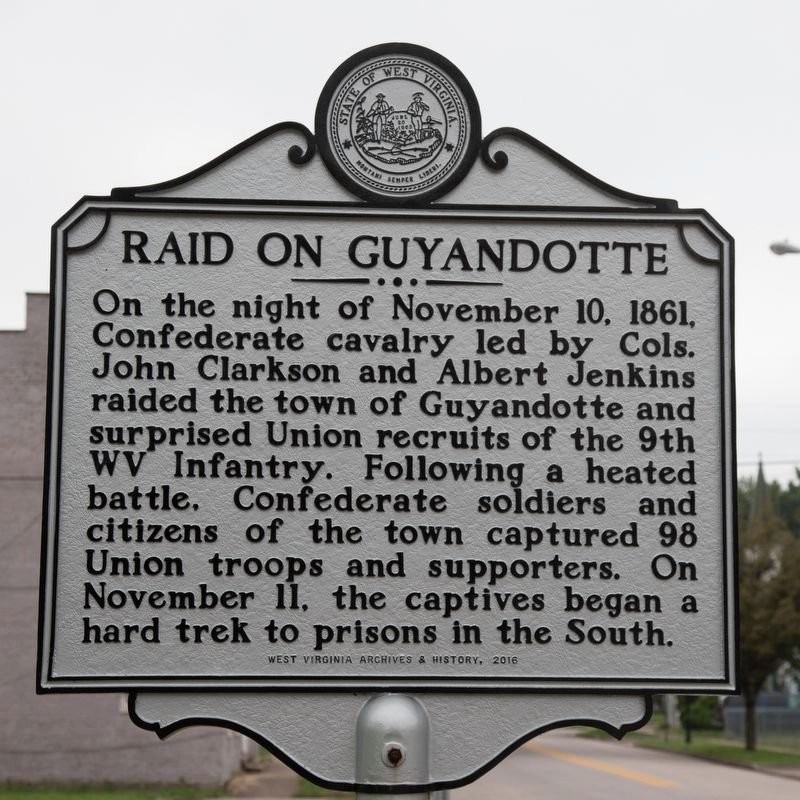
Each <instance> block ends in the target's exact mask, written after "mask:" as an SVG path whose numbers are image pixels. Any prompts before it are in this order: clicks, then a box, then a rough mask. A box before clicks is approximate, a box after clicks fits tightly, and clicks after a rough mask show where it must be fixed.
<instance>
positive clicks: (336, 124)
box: [316, 44, 481, 205]
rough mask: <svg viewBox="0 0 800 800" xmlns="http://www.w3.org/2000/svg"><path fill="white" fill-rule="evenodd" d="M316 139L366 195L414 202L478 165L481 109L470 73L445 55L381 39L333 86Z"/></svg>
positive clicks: (328, 159)
mask: <svg viewBox="0 0 800 800" xmlns="http://www.w3.org/2000/svg"><path fill="white" fill-rule="evenodd" d="M316 137H317V144H318V146H319V148H320V152H321V154H322V157H323V159H324V160H325V163H326V164H327V166H328V168H329V169H330V170H331V172H333V174H334V175H335V176H336V177H337V178H338V179H339V181H340V182H341V183H343V184H344V185H345V186H346V187H347V188H348V189H350V190H351V191H353V192H355V194H357V195H358V196H359V197H363V198H365V199H368V200H374V201H378V202H381V203H392V204H399V205H414V204H418V203H421V202H427V201H430V200H432V199H434V198H435V197H439V196H440V195H442V194H444V193H445V192H446V191H447V190H448V189H450V188H452V187H453V186H454V185H455V184H456V183H458V181H460V180H461V179H462V178H463V177H464V175H465V174H466V172H467V170H468V169H469V168H470V167H471V166H472V163H473V161H474V160H475V157H476V155H477V151H478V147H479V145H480V137H481V118H480V110H479V108H478V102H477V100H476V98H475V94H474V92H473V91H472V87H471V86H470V85H469V83H468V82H467V79H466V78H465V77H464V76H463V75H462V74H461V72H460V71H459V70H458V69H457V68H456V67H455V66H454V65H453V64H451V63H450V62H449V61H448V60H447V59H445V58H443V57H442V56H440V55H439V54H438V53H434V52H433V51H432V50H427V49H426V48H423V47H418V46H416V45H411V44H385V45H378V46H377V47H370V48H368V49H367V50H362V51H361V52H360V53H356V54H355V55H354V56H352V57H351V58H349V59H348V60H347V61H345V62H344V64H342V65H341V66H340V67H339V68H338V69H337V70H336V71H335V72H334V73H333V75H332V76H331V77H330V79H329V80H328V82H327V83H326V84H325V88H324V89H323V90H322V94H321V96H320V99H319V103H318V104H317V113H316Z"/></svg>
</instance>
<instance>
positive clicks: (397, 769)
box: [356, 694, 430, 800]
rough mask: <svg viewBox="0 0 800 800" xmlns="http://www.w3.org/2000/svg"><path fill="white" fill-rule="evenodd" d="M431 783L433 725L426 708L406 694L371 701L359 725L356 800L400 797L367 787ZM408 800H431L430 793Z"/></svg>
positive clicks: (413, 795)
mask: <svg viewBox="0 0 800 800" xmlns="http://www.w3.org/2000/svg"><path fill="white" fill-rule="evenodd" d="M429 780H430V721H429V719H428V714H427V712H426V711H425V708H424V707H423V706H422V704H421V703H420V702H419V701H418V700H416V699H415V698H413V697H407V696H406V695H402V694H382V695H377V696H376V697H373V698H371V699H370V700H368V701H367V702H366V703H365V704H364V707H363V708H362V709H361V711H360V712H359V714H358V720H357V722H356V781H357V783H358V784H359V786H360V787H361V788H360V790H359V792H358V793H357V794H356V800H398V795H397V793H394V792H393V793H392V794H387V793H386V792H381V791H380V789H379V790H378V792H377V793H373V792H371V791H370V790H369V789H368V788H367V787H369V786H370V785H375V786H384V787H385V786H387V785H392V786H397V787H398V788H400V787H402V786H403V785H406V786H414V785H417V786H418V785H420V784H424V783H427V782H428V781H429ZM402 798H407V800H430V794H429V793H428V792H411V793H408V794H406V793H403V794H402Z"/></svg>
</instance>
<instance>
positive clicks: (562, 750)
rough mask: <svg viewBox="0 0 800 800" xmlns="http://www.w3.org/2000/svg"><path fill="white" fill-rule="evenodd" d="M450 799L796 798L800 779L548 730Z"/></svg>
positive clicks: (669, 799) (733, 799) (798, 795)
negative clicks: (548, 731)
mask: <svg viewBox="0 0 800 800" xmlns="http://www.w3.org/2000/svg"><path fill="white" fill-rule="evenodd" d="M450 798H451V800H800V781H797V780H792V779H790V778H783V777H776V776H773V775H765V774H763V773H760V772H755V771H752V770H747V769H740V768H737V767H726V766H722V765H718V764H712V763H709V762H707V761H701V760H699V759H694V758H685V757H683V756H679V755H673V754H672V753H664V752H661V751H656V750H646V749H644V748H641V747H633V746H631V745H626V744H624V743H623V744H617V743H615V742H614V741H613V740H609V741H604V740H600V739H590V738H585V737H581V736H576V735H575V732H574V730H570V729H564V730H560V731H552V732H550V733H547V734H544V735H543V736H539V737H537V738H536V739H533V740H531V741H530V742H527V743H526V744H524V745H523V746H522V747H520V748H519V749H518V750H517V751H516V752H514V753H513V754H512V755H510V756H509V757H508V758H506V759H505V760H504V761H502V762H501V763H500V764H499V765H498V766H497V767H495V768H494V769H493V770H491V771H490V772H489V773H487V774H486V775H484V776H483V777H482V778H479V779H478V780H477V781H475V782H474V783H472V784H470V785H469V786H465V787H463V788H462V789H454V790H452V791H451V792H450Z"/></svg>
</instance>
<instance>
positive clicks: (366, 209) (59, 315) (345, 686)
mask: <svg viewBox="0 0 800 800" xmlns="http://www.w3.org/2000/svg"><path fill="white" fill-rule="evenodd" d="M487 138H488V137H487ZM115 194H116V196H115ZM181 207H183V208H181ZM248 207H251V208H252V209H253V210H252V211H251V212H250V213H254V214H260V213H264V212H265V211H267V210H269V209H276V210H277V209H280V210H281V211H282V212H284V213H299V214H304V215H315V214H316V215H325V216H335V215H336V214H337V213H338V214H344V215H346V216H353V215H355V216H378V217H386V216H390V217H405V218H408V217H424V218H425V219H430V218H432V217H436V216H440V215H441V216H442V217H444V218H448V219H451V218H454V217H455V218H457V217H458V216H467V217H474V218H478V219H484V220H485V219H487V216H486V215H487V214H488V215H489V218H491V217H495V218H503V217H506V218H515V217H519V216H525V217H527V218H536V217H537V216H538V217H540V218H541V219H550V220H555V219H558V217H559V216H561V217H564V218H565V219H569V218H572V219H576V220H578V219H580V217H581V215H583V216H587V215H591V220H594V221H603V219H604V218H605V219H607V220H608V221H611V220H612V219H613V218H615V217H619V218H622V219H623V220H625V221H626V222H628V223H630V222H634V221H641V222H649V221H652V220H653V218H660V219H659V221H663V222H665V223H673V224H676V225H677V227H678V229H679V231H681V235H683V234H682V230H683V228H682V225H681V222H683V223H684V224H686V223H695V224H700V225H701V226H703V227H704V229H705V230H706V231H707V232H709V233H711V230H710V228H711V227H712V226H713V227H714V228H715V229H716V230H715V231H714V232H713V235H714V236H715V237H717V238H718V241H719V243H720V245H721V247H723V248H724V246H725V245H727V248H728V262H727V264H726V263H725V260H724V257H725V253H724V250H722V251H721V255H720V264H719V269H720V280H719V320H720V342H719V346H720V353H719V369H720V391H721V395H722V397H721V401H722V402H721V419H720V428H721V436H722V438H721V449H722V469H721V479H722V486H721V489H722V496H721V499H722V509H723V515H722V516H723V519H722V522H721V531H722V543H723V548H722V554H721V555H722V571H723V590H722V591H723V595H722V605H723V620H722V622H723V627H724V632H723V649H724V656H723V658H724V674H725V677H724V678H715V679H708V678H690V679H686V678H684V679H681V678H657V679H655V678H638V679H630V678H616V679H614V678H591V679H587V678H574V679H572V681H573V682H578V681H582V682H590V681H594V682H596V683H598V684H600V685H596V686H591V687H586V686H578V687H575V686H570V685H569V684H567V685H562V686H559V685H558V681H561V682H562V684H563V682H564V678H530V677H528V678H502V679H498V678H487V679H485V682H484V683H483V684H482V685H481V684H480V683H478V684H477V685H476V681H479V680H480V679H479V678H475V677H468V678H467V677H465V678H460V679H459V678H457V677H454V676H442V677H437V678H419V677H393V678H384V679H380V678H376V679H369V678H365V677H363V676H359V677H353V678H346V677H342V676H335V677H333V676H332V677H319V676H318V677H311V678H297V677H294V678H292V677H281V678H277V679H276V678H272V679H270V680H272V681H273V683H266V682H264V679H260V680H261V682H258V681H259V679H257V678H256V679H254V678H253V676H242V677H239V678H237V677H234V676H226V677H209V676H199V677H186V676H183V677H178V678H168V677H167V676H156V677H154V678H137V679H130V678H113V677H112V678H97V677H91V678H85V677H80V678H76V677H71V678H70V677H67V678H58V677H55V676H54V675H53V670H52V667H53V656H54V652H53V651H54V636H53V630H54V627H55V613H54V605H55V599H56V589H55V581H56V569H55V565H56V564H57V548H58V520H57V519H55V520H54V521H55V526H54V529H53V531H52V533H51V530H50V515H51V514H52V513H54V511H53V505H54V506H55V507H56V508H57V505H58V502H57V501H58V495H59V491H60V475H61V471H60V455H61V445H62V439H61V414H62V413H63V364H64V347H65V343H64V338H65V337H64V336H63V326H64V321H65V314H66V297H65V291H66V280H67V274H66V257H67V253H68V251H69V250H79V249H85V248H86V247H90V246H91V245H92V244H94V243H95V242H96V241H98V240H99V239H100V238H101V237H102V236H103V235H104V234H105V231H106V229H107V227H108V223H109V220H110V215H111V213H112V212H113V210H114V209H120V210H131V211H137V212H151V213H158V212H165V211H169V212H172V213H175V212H180V211H186V212H189V213H192V212H194V213H196V212H197V211H206V212H212V213H219V214H222V215H226V214H237V213H238V214H241V213H247V211H246V209H247V208H248ZM91 211H100V212H103V211H105V212H106V220H105V224H104V226H103V227H102V230H101V231H100V232H99V234H96V235H95V238H94V239H93V240H92V241H90V242H88V243H86V244H83V245H79V246H76V247H69V246H68V245H67V235H68V233H69V231H70V229H71V228H72V227H73V226H74V225H76V224H77V223H78V222H80V221H81V220H82V219H83V218H84V216H85V215H86V214H87V213H88V212H91ZM78 212H80V213H78ZM326 212H328V213H326ZM359 212H360V213H359ZM458 212H461V213H460V214H459V213H458ZM635 217H640V218H641V219H639V220H635V219H633V218H635ZM719 237H721V238H719ZM684 243H685V244H687V246H688V243H686V242H685V240H684ZM51 244H52V252H51V294H50V297H51V303H50V322H49V335H48V338H49V344H50V348H49V352H48V371H47V422H46V437H47V438H46V443H45V473H44V481H43V494H44V505H43V515H42V549H41V568H40V598H39V631H38V642H37V685H36V691H37V693H38V694H45V693H51V692H62V693H66V692H124V691H130V692H137V691H140V692H141V691H146V692H162V691H163V692H177V691H189V692H209V691H210V692H227V691H231V692H247V691H259V692H263V691H270V692H299V691H304V692H305V691H311V692H354V691H357V692H361V691H364V692H374V691H387V690H388V691H398V690H403V691H413V692H415V693H426V692H428V693H429V692H447V693H481V694H486V693H497V692H504V693H548V694H552V693H558V694H598V693H599V694H638V695H641V694H652V693H661V692H669V693H690V694H696V693H698V692H701V693H702V692H703V691H706V692H712V693H716V694H736V693H738V692H739V690H740V675H739V669H738V652H739V647H738V643H739V624H738V623H739V586H738V564H737V530H736V502H737V497H736V491H735V476H736V426H735V422H736V420H735V408H736V399H735V380H734V377H735V360H734V353H735V346H734V344H735V343H734V332H735V331H734V320H735V315H734V301H735V297H734V272H735V271H734V266H735V254H734V243H733V238H732V237H731V236H730V234H729V233H728V232H727V231H726V230H725V229H724V228H722V226H720V225H719V223H717V222H716V220H715V219H714V218H713V217H712V216H711V215H710V214H708V212H706V211H705V210H703V209H678V208H669V209H665V208H664V207H661V208H607V207H606V208H597V207H579V206H575V207H572V206H570V207H564V206H555V207H554V206H533V205H531V206H526V205H514V206H507V205H496V204H437V205H436V206H435V207H428V208H414V207H408V206H405V205H400V204H398V203H396V202H394V203H392V205H391V207H387V205H385V204H383V203H373V204H364V203H358V202H356V203H341V202H325V201H279V200H244V201H238V200H237V201H231V200H226V201H220V200H213V199H205V198H203V199H194V198H141V197H132V196H130V195H127V196H126V197H125V199H123V198H122V197H120V195H119V194H117V193H116V192H113V193H112V196H111V197H103V196H85V197H84V198H82V199H81V200H80V201H79V202H78V203H77V204H75V205H74V206H73V207H72V208H71V209H70V210H69V211H68V212H67V213H66V214H64V215H63V216H62V217H61V218H60V219H59V220H58V221H57V222H56V223H55V224H54V225H53V227H52V231H51ZM689 249H691V247H690V248H689ZM695 256H696V257H697V258H698V260H699V261H703V260H704V259H703V257H702V256H699V255H698V254H696V253H695ZM725 266H727V273H728V276H727V277H728V284H729V286H727V287H726V281H725V275H724V274H723V268H724V267H725ZM58 278H60V281H61V285H60V286H59V281H58ZM726 289H727V291H726ZM726 301H727V302H726ZM59 302H60V304H61V305H60V306H59ZM726 308H727V311H728V313H727V316H726V313H725V311H726ZM726 333H727V337H726ZM726 339H727V341H728V342H729V348H726V347H725V343H726ZM726 362H727V369H726ZM56 367H57V368H58V386H56V383H55V381H56ZM56 390H57V392H56ZM726 401H727V402H726ZM56 415H57V419H55V417H56ZM726 423H727V425H726ZM56 425H57V429H58V434H57V439H56V438H54V437H55V436H56V433H55V427H56ZM726 433H727V437H726ZM54 443H55V444H56V447H55V448H54V446H53V445H54ZM54 450H55V451H56V452H54ZM728 475H731V476H732V485H730V486H729V485H728V483H727V481H726V478H727V477H728ZM51 481H52V482H51ZM53 484H55V485H53ZM51 500H52V501H54V503H52V504H51ZM729 520H730V528H729V527H728V521H729ZM726 545H728V546H726ZM51 548H52V555H53V563H52V565H51V563H50V549H51ZM729 552H730V554H731V556H732V561H733V563H732V564H728V556H729ZM729 575H730V579H731V582H732V585H731V586H728V585H726V584H727V580H728V576H729ZM48 577H49V578H50V579H51V581H50V584H51V585H52V594H50V592H49V589H50V585H48V580H47V579H48ZM48 612H49V614H50V617H49V622H50V626H49V631H46V622H47V620H48ZM731 631H732V633H733V636H731V635H730V634H731ZM46 636H47V638H48V642H47V646H46V643H45V637H46ZM45 649H47V654H46V655H45ZM45 661H46V664H47V669H46V672H45ZM151 680H152V681H153V683H152V684H151V683H150V681H151ZM237 680H240V681H241V683H239V684H238V685H224V682H233V681H237ZM276 680H277V681H279V682H278V683H277V684H276V683H275V681H276ZM459 681H463V682H464V684H465V685H459ZM468 681H469V682H471V685H466V682H468ZM526 681H527V682H528V685H524V682H526ZM159 682H160V683H159ZM247 682H250V683H249V684H248V683H247ZM515 683H516V684H518V685H514V684H515ZM531 683H537V684H539V685H537V686H532V685H530V684H531ZM623 683H625V684H630V685H628V686H621V685H616V684H623ZM670 683H675V684H680V685H679V686H670V685H669V684H670ZM76 684H77V685H76ZM81 684H84V685H81ZM634 684H636V685H634ZM648 684H656V685H653V686H649V685H648ZM689 684H692V685H689ZM716 684H719V685H716Z"/></svg>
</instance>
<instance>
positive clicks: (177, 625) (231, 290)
mask: <svg viewBox="0 0 800 800" xmlns="http://www.w3.org/2000/svg"><path fill="white" fill-rule="evenodd" d="M316 126H317V131H316V144H317V145H318V147H319V149H320V151H321V154H322V156H323V158H324V165H325V166H324V167H323V166H322V165H321V164H320V161H319V159H318V158H315V157H314V142H313V140H312V139H311V136H310V134H308V132H305V133H304V132H303V131H304V129H302V128H301V126H297V125H293V124H292V125H287V126H283V127H281V126H277V127H276V128H275V129H271V130H268V131H267V132H266V133H265V135H264V136H263V137H254V139H253V140H251V141H249V142H247V143H245V144H244V145H242V146H240V147H239V148H236V149H235V150H234V151H231V153H229V154H226V156H224V157H221V158H220V159H217V160H216V161H215V162H212V163H211V164H210V165H208V167H206V168H204V169H201V170H198V171H197V172H196V173H193V174H191V175H189V176H186V177H185V178H184V179H180V180H178V181H173V182H170V183H168V184H163V185H160V186H155V187H143V188H140V189H132V190H125V191H118V192H115V193H114V194H112V196H111V197H110V198H86V199H84V200H82V201H81V202H80V203H79V204H78V205H77V206H75V208H73V209H72V210H71V211H70V212H69V213H68V214H67V215H66V216H65V217H64V218H62V220H60V221H59V222H58V223H57V224H56V226H55V227H54V233H53V275H54V281H53V312H52V313H53V326H52V350H51V392H50V431H49V456H48V467H47V469H48V478H49V486H48V489H47V497H46V503H47V505H46V529H45V534H46V535H45V543H44V560H43V601H42V609H43V624H42V631H41V640H42V641H41V659H40V675H39V682H40V686H41V688H42V689H43V690H48V691H51V690H52V691H59V690H86V691H97V690H121V689H124V690H146V689H152V688H159V689H170V688H172V689H194V690H197V691H200V690H217V689H228V690H230V689H237V690H247V689H259V690H274V689H281V690H302V689H308V688H311V689H314V690H327V691H330V692H342V691H353V690H365V691H378V690H385V689H387V688H389V689H395V690H398V689H402V690H406V691H411V692H413V691H414V690H417V689H425V690H427V691H429V692H433V691H438V690H441V691H453V690H469V691H480V692H491V691H497V690H504V691H525V690H530V689H536V690H544V689H546V690H550V691H557V692H584V691H593V692H596V691H598V690H605V691H608V692H620V691H628V692H632V691H636V692H640V693H643V692H651V691H693V692H725V691H731V690H733V689H734V688H735V685H736V678H735V672H734V662H735V652H734V638H735V637H734V611H735V608H734V607H735V599H734V598H735V586H734V558H735V546H734V541H733V513H734V506H733V498H734V486H735V482H734V475H735V471H734V462H733V448H734V443H733V436H732V425H733V400H732V397H733V385H732V364H733V362H732V308H731V297H732V258H733V255H732V241H731V239H730V237H729V236H728V235H727V234H726V233H725V232H724V230H722V229H721V228H720V227H719V226H718V225H717V224H716V223H715V222H714V220H713V219H712V218H711V217H710V216H709V215H708V214H707V213H706V212H704V211H696V210H688V211H687V210H680V209H678V208H677V206H676V205H675V204H674V203H673V202H672V201H662V200H657V199H654V198H646V197H641V196H637V195H631V194H629V193H625V192H620V191H619V190H615V189H613V187H610V186H607V185H606V184H602V183H601V182H599V181H597V180H596V179H594V178H592V177H591V176H589V175H588V174H587V173H585V172H583V171H582V170H579V169H578V168H577V167H574V165H572V164H570V163H569V162H567V161H565V160H564V159H562V158H560V157H558V156H556V155H555V154H554V153H553V152H552V151H550V150H548V149H547V148H545V147H544V146H542V145H540V144H539V143H538V142H536V141H535V140H533V139H530V137H526V136H525V135H524V134H520V133H519V132H516V131H509V130H501V131H498V132H495V133H494V134H492V135H491V136H490V137H488V138H487V139H486V140H484V143H483V147H482V150H481V153H480V157H478V149H479V147H478V146H479V144H480V117H479V113H478V107H477V103H476V101H475V98H474V95H473V93H472V91H471V89H470V88H469V85H468V84H467V83H466V81H465V80H464V78H463V76H462V75H461V73H460V72H458V70H456V69H455V68H454V67H453V66H452V65H451V64H449V62H446V61H445V60H444V59H442V58H441V57H440V56H438V55H436V54H434V53H431V52H429V51H426V50H422V49H420V48H414V47H410V46H404V45H387V46H384V47H380V48H373V49H371V50H368V51H365V52H364V53H362V54H359V55H357V56H355V57H354V58H353V59H350V60H349V61H348V62H346V63H345V64H344V65H342V67H341V68H340V69H339V70H337V72H336V73H335V74H334V75H333V76H332V78H331V79H330V81H329V82H328V85H327V86H326V88H325V91H324V92H323V95H322V97H321V99H320V102H319V105H318V108H317V119H316ZM289 134H292V135H294V136H295V137H297V136H298V135H301V134H302V135H303V136H304V137H306V139H307V142H306V145H307V146H306V149H305V152H304V151H303V149H302V148H298V147H296V146H295V147H293V148H292V149H291V150H289V158H288V159H287V158H286V149H284V150H283V151H282V153H283V155H282V160H281V162H280V164H278V163H277V159H276V166H275V168H274V170H275V175H276V177H275V182H274V186H273V188H272V189H270V188H268V189H267V190H266V191H265V192H263V193H258V192H254V191H253V189H252V186H255V185H259V180H261V178H260V177H258V176H260V175H261V174H262V173H263V174H266V175H267V178H266V179H265V183H266V185H267V187H269V186H270V182H269V174H270V169H271V166H270V164H269V163H266V164H265V163H262V162H261V161H260V160H259V159H256V158H253V159H251V160H250V161H248V160H247V159H248V154H249V153H251V152H255V149H256V148H257V147H259V146H260V145H259V143H260V142H262V141H267V140H268V139H270V137H280V136H283V135H289ZM503 139H505V140H507V142H509V143H511V145H512V146H511V147H510V148H506V149H507V150H508V151H509V152H512V155H516V156H517V158H518V161H519V160H522V159H523V158H524V159H527V162H526V164H520V163H515V162H514V161H513V158H510V157H509V156H508V155H506V154H504V153H496V152H495V153H492V152H490V151H491V146H492V145H493V142H494V141H495V140H496V141H498V142H499V141H501V140H503ZM514 148H516V149H514ZM523 167H524V169H523ZM304 169H306V170H312V169H316V170H317V172H316V173H313V175H312V177H311V178H309V182H308V187H309V189H308V193H307V194H306V195H304V196H303V195H302V191H301V196H299V197H298V195H297V190H296V189H295V188H293V187H294V184H293V183H292V181H293V180H294V177H293V176H294V175H295V174H303V173H302V171H303V170H304ZM515 169H517V170H522V172H521V173H519V172H518V173H515V172H514V170H515ZM328 170H329V171H330V172H328ZM287 174H288V175H289V176H290V177H289V178H287V177H286V175H287ZM330 174H332V175H333V176H334V177H335V178H336V179H338V180H339V181H341V182H342V184H343V185H344V186H345V187H346V188H347V189H348V190H349V191H352V192H354V193H355V195H356V196H357V198H358V200H357V201H355V202H354V201H353V198H352V196H351V198H350V201H349V202H348V201H345V202H342V196H343V193H342V190H341V189H338V188H336V184H335V183H334V182H333V181H332V180H331V178H330ZM520 174H521V178H520V177H514V176H515V175H520ZM473 176H474V180H473V182H472V183H471V184H470V181H469V179H470V178H471V177H473ZM537 176H538V177H537ZM520 180H521V183H520ZM539 180H541V183H538V182H537V181H539ZM462 181H463V183H462V184H461V186H460V187H459V183H460V182H462ZM503 181H511V182H510V183H508V184H504V183H503ZM231 185H233V186H234V188H233V189H232V190H231V189H230V186H231ZM243 186H247V187H250V188H247V189H243V188H241V187H243ZM520 186H522V189H520ZM226 187H228V188H226ZM457 187H458V191H456V192H454V191H453V190H454V189H456V188H457ZM548 191H550V192H552V196H549V195H548V194H547V193H548ZM226 192H227V194H226ZM270 192H271V193H270ZM445 192H451V194H450V195H448V196H446V197H443V201H444V202H440V203H439V204H437V205H431V204H430V202H431V200H432V199H434V198H437V197H439V196H441V195H443V194H444V193H445ZM459 192H461V193H462V194H461V195H459ZM248 193H250V194H248ZM520 193H522V194H523V196H524V197H530V200H529V201H528V202H524V201H523V202H521V201H520V200H519V199H518V198H519V196H520ZM526 193H529V194H526ZM345 197H346V196H345ZM329 198H330V201H329ZM464 198H466V200H465V199H464ZM558 198H561V202H556V200H558Z"/></svg>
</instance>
